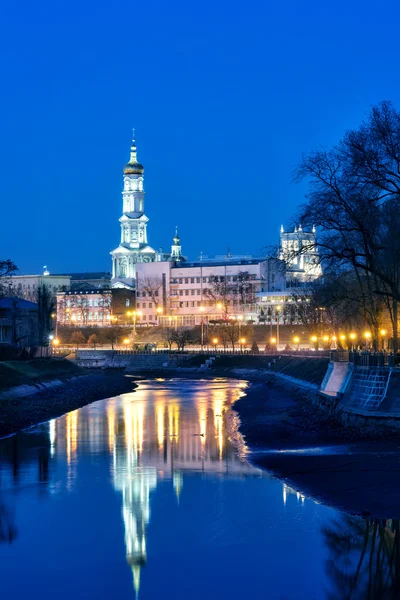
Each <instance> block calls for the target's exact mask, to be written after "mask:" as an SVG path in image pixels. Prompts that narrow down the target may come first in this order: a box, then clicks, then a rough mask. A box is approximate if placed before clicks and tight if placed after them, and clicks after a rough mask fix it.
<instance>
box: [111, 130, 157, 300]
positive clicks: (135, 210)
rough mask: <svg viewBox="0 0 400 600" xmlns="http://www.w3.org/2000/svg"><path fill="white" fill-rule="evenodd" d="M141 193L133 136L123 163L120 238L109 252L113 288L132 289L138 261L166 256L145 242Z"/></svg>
mask: <svg viewBox="0 0 400 600" xmlns="http://www.w3.org/2000/svg"><path fill="white" fill-rule="evenodd" d="M144 195H145V193H144V167H143V165H141V164H140V163H139V162H138V160H137V149H136V142H135V140H134V139H133V140H132V146H131V154H130V159H129V162H128V163H127V164H126V165H125V167H124V187H123V191H122V216H121V217H120V219H119V222H120V228H121V241H120V244H119V246H118V248H116V249H115V250H113V251H112V252H111V256H112V279H111V285H112V287H113V288H115V287H117V288H118V287H126V288H131V289H133V288H134V287H135V281H136V265H137V264H139V263H152V262H155V261H156V260H162V259H164V258H165V257H164V256H162V255H160V254H159V253H158V252H156V251H155V250H154V248H152V247H151V246H149V244H148V241H147V223H148V221H149V219H148V217H147V216H146V215H145V212H144Z"/></svg>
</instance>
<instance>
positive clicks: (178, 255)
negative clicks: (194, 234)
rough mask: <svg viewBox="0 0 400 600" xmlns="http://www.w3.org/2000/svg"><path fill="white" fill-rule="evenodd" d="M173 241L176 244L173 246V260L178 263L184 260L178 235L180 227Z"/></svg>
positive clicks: (176, 230)
mask: <svg viewBox="0 0 400 600" xmlns="http://www.w3.org/2000/svg"><path fill="white" fill-rule="evenodd" d="M172 239H173V242H174V243H173V244H172V246H171V260H175V261H177V262H178V261H181V260H184V258H183V256H182V246H181V238H180V237H179V233H178V225H177V226H176V228H175V235H174V237H173V238H172Z"/></svg>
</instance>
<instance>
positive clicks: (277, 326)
mask: <svg viewBox="0 0 400 600" xmlns="http://www.w3.org/2000/svg"><path fill="white" fill-rule="evenodd" d="M281 310H282V306H277V307H276V309H275V312H276V349H277V350H279V318H280V317H279V313H280V312H281Z"/></svg>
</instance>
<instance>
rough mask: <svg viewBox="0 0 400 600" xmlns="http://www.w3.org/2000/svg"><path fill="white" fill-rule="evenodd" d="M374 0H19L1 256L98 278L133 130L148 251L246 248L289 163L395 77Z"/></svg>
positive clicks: (7, 68) (274, 212)
mask: <svg viewBox="0 0 400 600" xmlns="http://www.w3.org/2000/svg"><path fill="white" fill-rule="evenodd" d="M399 17H400V6H399V4H398V2H395V1H394V0H393V1H389V0H381V1H380V2H379V3H378V2H376V1H375V2H373V1H372V0H363V1H361V0H353V1H351V2H349V1H348V0H346V1H344V0H337V1H336V2H335V3H323V2H321V1H320V0H313V1H310V0H308V1H307V0H301V1H300V0H299V1H295V0H287V1H286V2H265V0H264V1H262V0H253V1H250V2H236V1H234V0H229V2H228V0H220V1H219V2H215V0H213V1H210V0H203V1H202V2H187V1H185V2H184V1H183V0H180V1H178V0H170V1H169V2H166V1H165V0H164V1H163V2H161V1H159V2H157V1H155V0H146V1H141V2H135V1H133V2H122V1H121V0H114V1H113V2H112V3H110V2H105V1H104V0H100V1H97V2H93V1H92V0H85V2H77V0H68V2H67V1H66V0H60V1H58V2H50V1H49V0H42V1H40V2H32V1H29V2H28V1H27V0H21V1H19V2H17V3H12V2H5V3H3V4H2V8H1V13H0V50H1V51H0V77H1V88H2V92H1V95H0V114H1V146H0V169H1V171H0V172H1V212H0V215H1V236H0V259H5V258H11V259H12V260H14V261H15V262H16V263H17V265H18V266H19V268H20V271H21V273H37V272H40V271H41V269H42V266H43V265H44V264H47V265H48V267H49V270H50V272H52V273H57V272H58V273H60V272H67V271H86V270H103V269H107V270H110V267H111V260H110V256H109V252H110V250H112V249H113V248H114V247H116V246H117V245H118V243H119V239H120V229H119V223H118V218H119V217H120V215H121V210H122V200H121V189H122V168H123V165H124V164H125V163H126V162H127V160H128V158H129V146H130V140H131V129H132V127H135V129H136V139H137V145H138V157H139V160H140V162H142V163H143V164H144V167H145V191H146V200H145V209H146V214H147V215H148V217H149V218H150V222H149V227H148V233H149V243H150V245H152V246H153V247H154V248H156V249H158V248H159V247H163V248H165V249H168V248H169V246H170V244H171V238H172V235H173V231H174V227H175V225H176V224H178V225H179V228H180V234H181V240H182V245H183V251H184V253H185V254H186V255H189V257H190V258H191V259H196V258H197V257H198V256H199V254H200V251H203V253H204V254H207V255H209V256H211V255H213V254H222V253H225V252H226V250H227V247H228V246H229V247H230V248H231V251H232V252H233V253H253V254H258V253H259V252H260V250H261V248H262V247H263V246H265V245H268V244H273V243H276V242H277V239H278V234H279V226H280V224H281V223H287V222H288V221H289V220H290V218H291V217H292V215H293V213H294V212H295V211H296V208H297V207H298V205H299V203H300V202H301V201H302V198H303V195H304V192H305V187H304V186H299V185H296V184H293V183H292V182H291V179H292V169H293V167H294V166H295V165H296V163H297V162H298V161H299V159H300V157H301V153H302V152H308V151H309V150H311V149H313V148H315V147H318V146H321V145H326V146H330V145H332V144H333V143H335V142H336V141H338V139H339V138H340V137H341V136H342V134H343V132H344V130H345V129H346V128H349V127H353V126H357V125H358V124H359V122H360V121H361V120H362V118H363V117H364V115H365V114H366V112H367V111H368V110H369V109H370V107H371V105H372V104H374V103H377V102H379V101H380V100H384V99H389V100H393V102H394V103H395V105H397V107H399V106H400V87H399V83H398V79H399V78H398V64H399V48H400V45H399V35H398V24H399Z"/></svg>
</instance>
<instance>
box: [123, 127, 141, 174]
mask: <svg viewBox="0 0 400 600" xmlns="http://www.w3.org/2000/svg"><path fill="white" fill-rule="evenodd" d="M143 172H144V167H143V165H141V164H140V163H139V162H138V160H137V148H136V141H135V129H132V145H131V154H130V159H129V162H128V163H126V165H125V167H124V173H125V175H142V173H143Z"/></svg>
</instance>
